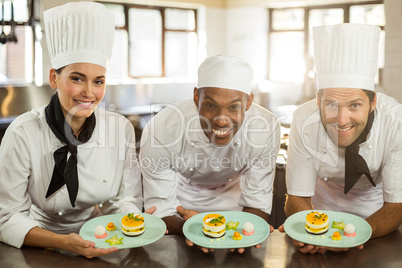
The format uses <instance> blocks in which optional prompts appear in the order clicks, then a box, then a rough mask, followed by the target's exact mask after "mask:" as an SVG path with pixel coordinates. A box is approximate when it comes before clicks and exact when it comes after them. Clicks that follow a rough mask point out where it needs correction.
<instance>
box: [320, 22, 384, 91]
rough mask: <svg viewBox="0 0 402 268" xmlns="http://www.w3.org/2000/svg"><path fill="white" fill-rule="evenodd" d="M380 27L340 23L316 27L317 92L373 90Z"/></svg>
mask: <svg viewBox="0 0 402 268" xmlns="http://www.w3.org/2000/svg"><path fill="white" fill-rule="evenodd" d="M379 36H380V28H379V27H377V26H374V25H368V24H349V23H344V24H338V25H326V26H318V27H314V28H313V39H314V58H315V65H316V69H317V78H318V81H317V82H318V85H317V90H319V89H322V88H336V87H342V88H359V89H366V90H371V91H374V83H375V76H376V74H377V68H378V42H379Z"/></svg>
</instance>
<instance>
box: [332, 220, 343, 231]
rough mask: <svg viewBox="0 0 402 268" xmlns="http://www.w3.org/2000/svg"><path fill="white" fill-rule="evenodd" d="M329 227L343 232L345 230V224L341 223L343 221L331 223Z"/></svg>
mask: <svg viewBox="0 0 402 268" xmlns="http://www.w3.org/2000/svg"><path fill="white" fill-rule="evenodd" d="M331 227H332V228H336V229H339V230H341V231H343V229H344V228H345V224H344V223H343V221H340V222H336V221H333V222H332V226H331Z"/></svg>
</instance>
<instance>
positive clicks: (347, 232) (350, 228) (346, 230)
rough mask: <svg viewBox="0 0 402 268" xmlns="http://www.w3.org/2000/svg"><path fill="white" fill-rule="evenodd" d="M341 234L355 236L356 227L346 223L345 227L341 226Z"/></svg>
mask: <svg viewBox="0 0 402 268" xmlns="http://www.w3.org/2000/svg"><path fill="white" fill-rule="evenodd" d="M343 234H344V235H345V236H347V237H355V236H356V227H355V226H354V225H353V224H351V223H348V224H346V225H345V228H343Z"/></svg>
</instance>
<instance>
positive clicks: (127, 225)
mask: <svg viewBox="0 0 402 268" xmlns="http://www.w3.org/2000/svg"><path fill="white" fill-rule="evenodd" d="M121 231H122V232H123V234H125V235H126V236H139V235H141V234H143V233H144V231H145V220H144V217H143V216H142V215H141V214H134V213H129V214H127V215H126V216H124V217H123V218H122V219H121Z"/></svg>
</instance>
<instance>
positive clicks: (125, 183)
mask: <svg viewBox="0 0 402 268" xmlns="http://www.w3.org/2000/svg"><path fill="white" fill-rule="evenodd" d="M118 118H119V119H118V120H119V121H120V123H119V124H118V125H119V126H120V128H121V129H123V131H121V129H120V130H119V131H117V134H118V135H121V134H123V136H122V137H120V136H118V137H119V138H118V139H117V143H118V145H116V146H119V148H124V151H125V156H124V170H123V175H122V176H123V177H122V178H115V179H117V180H118V181H119V182H120V185H119V190H118V192H117V195H116V196H114V197H112V198H110V199H109V200H107V201H106V202H104V203H103V204H102V207H101V208H100V209H101V211H102V213H103V214H118V213H140V212H142V209H143V208H142V206H143V203H142V202H143V199H142V180H141V170H140V166H139V163H138V158H137V153H136V145H137V144H136V141H135V132H134V127H133V125H132V124H131V122H130V121H128V120H127V119H126V118H125V117H123V116H119V117H118Z"/></svg>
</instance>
